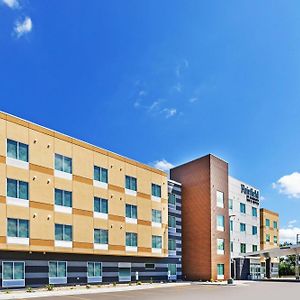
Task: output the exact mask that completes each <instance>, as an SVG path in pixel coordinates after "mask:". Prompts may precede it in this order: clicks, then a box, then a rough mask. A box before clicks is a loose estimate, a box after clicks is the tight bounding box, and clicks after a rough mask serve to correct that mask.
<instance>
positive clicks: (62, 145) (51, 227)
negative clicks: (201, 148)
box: [0, 113, 182, 288]
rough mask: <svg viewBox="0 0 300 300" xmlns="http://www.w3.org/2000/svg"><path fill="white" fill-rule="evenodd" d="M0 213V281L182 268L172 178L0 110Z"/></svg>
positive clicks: (93, 279)
mask: <svg viewBox="0 0 300 300" xmlns="http://www.w3.org/2000/svg"><path fill="white" fill-rule="evenodd" d="M168 199H169V201H168ZM168 202H169V203H168ZM0 222H1V226H0V282H1V287H2V288H6V287H22V286H25V285H26V286H40V285H45V284H86V283H99V282H128V281H131V280H151V279H152V280H154V281H155V280H168V279H169V280H174V279H180V278H181V252H182V251H181V230H182V228H181V185H180V184H178V183H176V182H174V181H170V182H169V184H168V180H167V175H166V174H165V173H164V172H162V171H160V170H157V169H154V168H151V167H149V166H147V165H144V164H141V163H139V162H136V161H134V160H131V159H128V158H125V157H123V156H120V155H118V154H115V153H112V152H110V151H107V150H104V149H101V148H98V147H95V146H93V145H90V144H88V143H85V142H82V141H79V140H77V139H75V138H72V137H69V136H66V135H63V134H61V133H58V132H56V131H53V130H50V129H47V128H44V127H41V126H38V125H36V124H33V123H31V122H28V121H25V120H22V119H19V118H16V117H14V116H11V115H8V114H6V113H0Z"/></svg>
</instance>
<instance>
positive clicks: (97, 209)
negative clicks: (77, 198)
mask: <svg viewBox="0 0 300 300" xmlns="http://www.w3.org/2000/svg"><path fill="white" fill-rule="evenodd" d="M94 211H95V212H100V199H99V198H97V197H94Z"/></svg>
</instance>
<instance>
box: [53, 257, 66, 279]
mask: <svg viewBox="0 0 300 300" xmlns="http://www.w3.org/2000/svg"><path fill="white" fill-rule="evenodd" d="M49 283H50V284H63V283H67V262H65V261H50V262H49Z"/></svg>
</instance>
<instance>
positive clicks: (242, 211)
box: [240, 202, 247, 214]
mask: <svg viewBox="0 0 300 300" xmlns="http://www.w3.org/2000/svg"><path fill="white" fill-rule="evenodd" d="M242 208H243V209H242ZM246 212H247V209H246V204H245V203H242V202H240V213H242V214H246Z"/></svg>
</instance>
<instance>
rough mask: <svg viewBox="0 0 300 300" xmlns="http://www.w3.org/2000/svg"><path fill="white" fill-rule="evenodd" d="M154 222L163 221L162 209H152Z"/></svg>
mask: <svg viewBox="0 0 300 300" xmlns="http://www.w3.org/2000/svg"><path fill="white" fill-rule="evenodd" d="M152 222H154V223H161V211H160V210H156V209H152Z"/></svg>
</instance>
